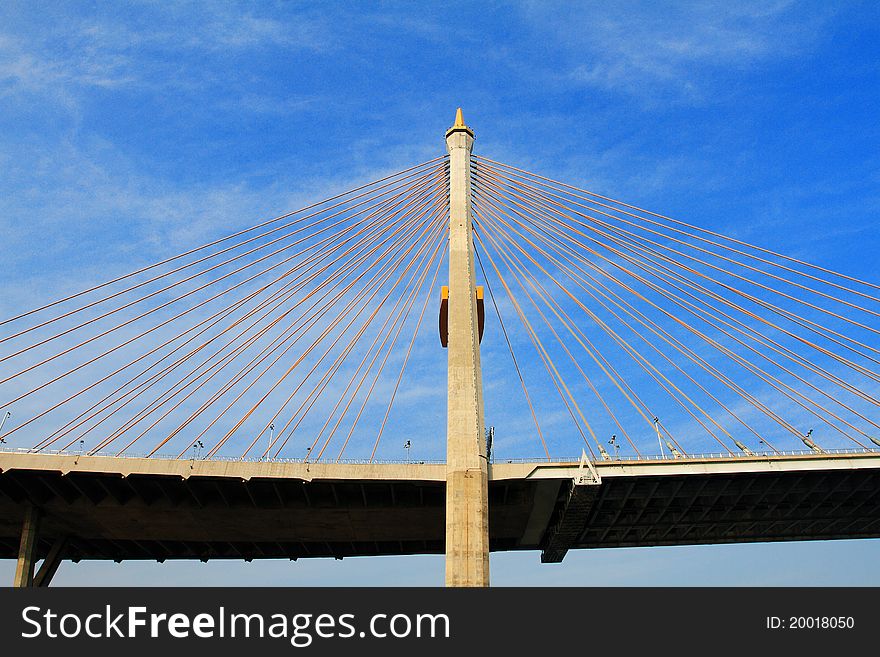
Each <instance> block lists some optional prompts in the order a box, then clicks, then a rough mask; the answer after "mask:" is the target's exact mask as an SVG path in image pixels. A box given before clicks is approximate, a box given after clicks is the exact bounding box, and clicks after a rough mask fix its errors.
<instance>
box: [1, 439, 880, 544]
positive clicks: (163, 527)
mask: <svg viewBox="0 0 880 657" xmlns="http://www.w3.org/2000/svg"><path fill="white" fill-rule="evenodd" d="M594 467H595V470H596V473H597V474H598V476H599V478H600V479H601V483H599V484H595V485H579V486H573V485H572V480H573V478H574V477H578V476H579V475H580V474H584V472H583V470H581V469H580V468H579V464H578V463H572V462H568V463H546V462H543V463H496V464H494V465H493V466H492V468H491V473H490V484H489V508H490V541H491V549H492V550H495V551H499V550H523V549H542V550H543V555H542V558H543V559H544V560H545V561H558V560H560V559H561V558H562V557H563V556H564V555H565V552H566V551H567V550H568V549H573V548H591V547H624V546H646V545H682V544H698V543H724V542H746V541H784V540H809V539H831V538H835V539H836V538H859V537H878V536H880V453H877V452H865V453H850V454H825V455H819V454H807V455H789V456H774V457H726V458H724V457H718V458H697V459H675V460H650V461H612V462H600V463H596V464H594ZM444 486H445V466H444V465H443V464H415V463H413V464H402V463H401V464H378V465H376V464H372V465H371V464H338V465H337V464H306V463H281V462H270V463H253V462H238V461H232V462H226V461H194V462H193V461H184V460H180V461H178V460H163V459H141V458H111V457H87V456H83V457H76V456H74V455H38V454H23V453H9V452H6V453H4V452H0V557H2V558H15V557H16V555H17V552H18V543H19V536H20V533H21V527H22V522H23V518H24V513H25V509H26V508H27V506H28V505H30V504H33V505H36V506H38V507H39V508H40V509H41V510H42V516H43V518H42V521H41V525H40V534H39V536H40V538H39V543H38V548H37V554H38V555H39V556H45V555H46V554H47V553H48V552H49V550H50V548H51V546H52V544H53V543H54V541H55V540H56V539H57V538H60V537H67V539H68V543H67V548H66V549H67V552H66V554H67V557H68V558H72V559H75V560H78V559H117V560H123V559H158V560H164V559H178V558H184V559H185V558H200V559H218V558H232V559H241V558H244V559H258V558H303V557H330V556H333V557H337V558H341V557H348V556H357V555H378V554H419V553H442V551H443V547H444V513H445V510H444V509H445V507H444V503H445V488H444Z"/></svg>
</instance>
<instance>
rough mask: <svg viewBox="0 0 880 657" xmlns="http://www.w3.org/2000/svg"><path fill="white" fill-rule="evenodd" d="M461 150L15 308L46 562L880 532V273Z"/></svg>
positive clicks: (11, 402)
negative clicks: (836, 267)
mask: <svg viewBox="0 0 880 657" xmlns="http://www.w3.org/2000/svg"><path fill="white" fill-rule="evenodd" d="M446 143H447V155H446V156H444V157H439V158H436V159H434V160H431V161H428V162H425V163H423V164H420V165H417V166H413V167H410V168H407V169H405V170H403V171H401V172H398V173H394V174H391V175H388V176H385V177H383V178H381V179H379V180H376V181H373V182H370V183H368V184H365V185H361V186H359V187H357V188H356V189H353V190H349V191H346V192H342V193H339V194H336V195H334V196H333V197H331V198H329V199H326V200H324V201H321V202H318V203H314V204H312V205H309V206H307V207H305V208H302V209H300V210H297V211H295V212H291V213H287V214H284V215H281V216H278V217H275V218H273V219H271V220H268V221H264V222H262V223H260V224H258V225H256V226H252V227H250V228H247V229H244V230H241V231H238V232H236V233H234V234H232V235H228V236H226V237H223V238H220V239H217V240H214V241H212V242H210V243H207V244H204V245H202V246H198V247H195V248H192V249H189V250H187V251H186V252H184V253H181V254H179V255H175V256H172V257H168V258H166V259H164V260H162V261H160V262H156V263H149V264H140V263H138V264H137V265H136V266H135V268H134V270H133V271H132V272H131V273H130V274H126V275H123V276H118V277H116V278H114V279H112V280H110V281H107V282H98V283H95V284H92V285H90V286H88V287H86V289H77V288H72V289H70V290H62V291H60V293H59V298H58V299H57V300H56V301H52V302H49V303H44V304H42V305H39V306H38V307H36V308H33V309H27V310H25V309H23V310H22V311H21V312H19V313H18V314H17V315H16V316H13V317H10V318H8V319H5V320H3V321H0V420H2V425H0V440H2V444H0V448H2V450H0V555H2V556H3V557H6V558H17V559H18V569H17V572H16V584H17V585H19V586H28V585H32V584H37V585H46V584H48V582H49V581H50V580H51V578H52V575H53V574H54V572H55V569H56V568H57V567H58V564H59V562H60V561H61V560H63V559H74V560H80V559H115V560H125V559H158V560H160V561H161V560H165V559H177V558H198V559H216V558H232V559H255V558H292V559H297V558H305V557H329V556H333V557H337V558H342V557H347V556H357V555H378V554H417V553H443V552H445V553H446V555H447V583H448V584H450V585H454V586H474V585H486V584H488V582H489V575H488V553H489V551H490V550H513V549H534V550H541V552H542V560H543V561H547V562H554V561H559V560H561V559H562V558H563V557H564V555H565V553H566V552H567V551H568V550H569V549H575V548H588V547H602V546H606V547H615V546H636V545H681V544H700V543H718V542H740V541H742V542H745V541H769V540H808V539H826V538H854V537H875V536H880V498H878V490H880V486H878V483H880V424H878V420H880V416H878V414H877V407H878V394H877V393H878V390H880V386H878V383H880V368H878V367H877V366H878V365H880V360H878V358H880V349H878V347H877V344H878V343H877V339H876V338H877V334H878V333H880V323H878V321H877V318H878V317H880V285H877V284H874V283H871V282H870V281H864V280H859V279H857V278H855V277H852V276H848V275H846V274H843V273H839V272H835V271H831V270H829V269H827V268H823V267H821V266H818V265H815V264H810V263H809V262H807V261H806V260H804V259H800V258H796V257H793V256H791V255H785V254H784V253H782V252H781V251H784V249H780V251H775V250H771V249H769V248H765V247H761V246H756V245H753V244H750V243H748V242H746V241H745V240H743V239H739V238H737V237H733V236H726V235H722V234H720V233H717V232H713V231H709V230H706V229H703V228H699V227H698V226H696V225H692V224H687V223H684V222H682V221H679V220H676V219H672V218H669V217H666V216H663V215H660V214H657V213H653V212H650V211H647V210H644V209H641V208H638V207H635V206H633V205H630V204H627V203H624V202H622V201H618V200H614V199H611V198H609V197H607V196H601V195H598V194H595V193H592V192H590V191H587V190H585V189H581V188H579V187H577V186H573V185H569V184H565V183H562V182H558V181H554V180H551V179H549V178H546V177H544V176H541V175H538V174H535V173H530V172H528V171H526V170H524V169H522V168H518V167H514V166H510V165H507V164H503V163H500V162H497V161H494V160H490V159H488V158H484V157H479V156H476V155H474V154H473V152H472V151H473V144H474V134H473V131H472V130H471V129H470V128H469V127H468V126H467V125H465V124H464V121H463V119H462V116H461V113H460V111H459V113H458V115H457V117H456V122H455V124H454V125H453V127H452V128H450V129H449V130H448V131H447V133H446ZM438 315H439V317H438ZM438 324H439V326H438ZM438 333H439V335H438ZM442 361H446V369H447V376H446V378H444V377H443V375H442V367H443V362H442ZM444 418H445V420H446V429H445V431H444V429H443V428H442V425H443V421H444ZM487 424H488V425H492V426H491V428H487ZM524 456H526V457H531V458H523V457H524ZM40 559H43V564H42V565H41V566H40V568H39V570H36V569H35V566H36V564H37V561H38V560H40Z"/></svg>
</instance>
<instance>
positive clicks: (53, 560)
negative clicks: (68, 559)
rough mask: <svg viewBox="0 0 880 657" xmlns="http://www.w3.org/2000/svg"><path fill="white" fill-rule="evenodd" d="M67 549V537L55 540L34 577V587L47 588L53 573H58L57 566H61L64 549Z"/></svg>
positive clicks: (53, 575)
mask: <svg viewBox="0 0 880 657" xmlns="http://www.w3.org/2000/svg"><path fill="white" fill-rule="evenodd" d="M66 547H67V537H62V538H59V539H56V541H55V542H54V543H53V544H52V548H51V549H50V550H49V554H48V555H47V556H46V558H45V559H44V560H43V564H42V565H41V566H40V570H39V571H37V574H36V575H35V576H34V586H35V587H42V586H49V584H50V583H51V582H52V578H53V577H55V573H56V572H58V566H59V565H61V559H62V558H63V556H64V548H66Z"/></svg>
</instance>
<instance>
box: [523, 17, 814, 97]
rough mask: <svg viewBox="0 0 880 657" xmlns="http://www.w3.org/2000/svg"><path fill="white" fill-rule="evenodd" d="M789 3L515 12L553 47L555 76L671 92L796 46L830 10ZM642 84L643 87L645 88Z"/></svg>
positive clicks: (793, 51)
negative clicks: (805, 9) (558, 62)
mask: <svg viewBox="0 0 880 657" xmlns="http://www.w3.org/2000/svg"><path fill="white" fill-rule="evenodd" d="M793 8H794V3H792V2H788V1H787V0H786V1H781V2H775V3H766V2H740V3H727V2H701V3H692V2H689V3H688V2H686V3H663V4H662V5H660V4H652V5H645V4H644V3H632V2H625V3H614V4H607V3H605V4H600V5H593V4H580V3H578V4H568V5H564V6H557V7H555V8H554V11H548V8H547V6H546V4H545V3H535V2H530V3H527V4H526V5H524V6H523V13H524V15H525V17H526V19H527V20H528V22H529V23H530V24H531V25H532V27H533V29H534V30H535V32H536V33H537V34H539V35H540V38H541V39H542V41H543V42H544V43H546V44H547V45H546V47H547V49H548V50H550V51H553V50H557V49H558V50H559V51H560V52H561V53H562V55H561V59H563V60H564V61H565V65H564V66H563V67H562V69H561V71H562V72H561V73H560V82H561V83H563V84H572V83H574V84H584V85H589V86H593V87H597V88H601V89H607V90H617V91H624V92H627V93H630V94H637V95H639V96H640V97H642V99H643V101H644V100H645V99H647V98H649V97H650V94H646V91H647V90H649V89H650V90H653V92H659V93H662V95H663V96H664V98H665V99H667V100H668V99H669V97H670V96H675V97H678V98H679V99H689V100H697V99H701V98H702V97H703V93H704V92H703V90H702V89H701V81H702V80H704V79H705V78H706V77H707V76H708V75H711V73H712V71H713V70H716V69H719V68H725V69H731V68H732V69H736V70H745V69H747V68H749V67H752V66H754V65H756V64H757V63H759V62H763V61H773V60H779V59H783V58H787V57H791V56H793V55H798V54H802V53H803V52H804V51H805V50H807V49H809V48H810V47H811V46H812V45H813V43H814V42H815V40H816V39H817V38H818V36H819V35H820V28H821V27H822V25H823V24H824V22H825V21H826V20H827V18H828V15H829V13H830V10H827V9H826V10H824V11H817V12H811V15H809V16H807V17H804V15H803V13H802V12H793V11H792V9H793ZM646 85H647V88H646Z"/></svg>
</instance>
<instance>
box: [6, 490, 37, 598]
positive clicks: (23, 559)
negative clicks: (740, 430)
mask: <svg viewBox="0 0 880 657" xmlns="http://www.w3.org/2000/svg"><path fill="white" fill-rule="evenodd" d="M39 524H40V510H39V509H38V508H37V507H36V506H34V505H32V504H31V505H28V507H27V508H26V509H25V512H24V523H23V524H22V527H21V543H20V544H19V547H18V563H17V564H16V566H15V579H14V580H13V582H12V586H13V587H15V588H29V587H31V586H33V585H34V564H35V563H36V562H37V532H38V531H39Z"/></svg>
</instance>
